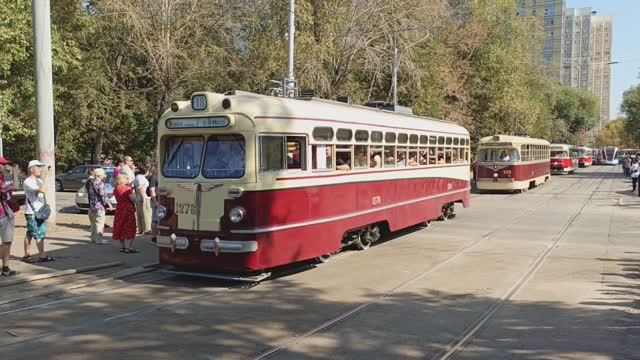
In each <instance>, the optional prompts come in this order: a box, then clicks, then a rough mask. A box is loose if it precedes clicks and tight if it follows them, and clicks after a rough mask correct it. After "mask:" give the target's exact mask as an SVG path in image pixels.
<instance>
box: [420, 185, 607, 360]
mask: <svg viewBox="0 0 640 360" xmlns="http://www.w3.org/2000/svg"><path fill="white" fill-rule="evenodd" d="M606 179H607V177H601V178H600V179H599V182H598V185H597V186H596V188H595V189H594V191H593V192H592V193H591V194H590V196H589V197H588V198H587V199H586V200H585V201H583V203H582V204H581V206H580V207H579V208H578V210H577V211H576V212H575V213H574V214H573V216H572V217H571V218H570V219H569V220H568V221H567V222H566V223H565V225H564V226H563V227H562V228H561V229H560V231H559V232H558V233H556V235H555V236H554V237H553V238H552V240H551V243H550V244H549V245H548V246H547V247H546V249H545V250H544V251H543V252H542V253H541V254H540V255H539V256H538V257H537V258H536V260H535V261H534V262H533V264H531V265H530V266H529V268H527V270H526V271H525V273H524V274H523V275H522V276H521V277H520V278H519V279H518V280H517V281H516V282H515V283H514V284H513V285H512V286H511V287H510V288H509V290H508V291H507V292H506V293H505V294H504V295H503V296H502V297H501V298H500V299H499V300H498V301H497V302H496V303H494V304H493V305H492V306H491V307H490V308H489V309H487V310H486V311H485V312H484V313H483V314H482V315H481V316H480V317H479V318H478V319H476V320H475V321H474V322H473V323H472V324H471V326H469V327H468V328H467V329H466V330H465V331H464V332H463V334H462V335H460V336H459V337H457V338H456V339H455V340H454V341H452V342H451V343H450V344H449V346H448V347H447V348H446V349H445V350H443V351H442V352H440V353H439V354H438V355H437V356H435V357H433V358H431V359H432V360H448V359H450V358H451V357H452V356H453V355H455V354H456V353H458V352H459V351H460V350H462V349H463V348H464V346H465V345H466V344H468V343H469V341H471V340H472V339H473V338H474V337H475V336H476V335H477V334H478V333H479V332H480V331H481V330H482V329H484V328H485V327H486V326H487V325H488V324H489V323H490V322H491V320H492V319H493V318H494V317H495V316H496V315H497V314H498V313H499V312H500V310H502V308H503V307H504V306H505V305H506V304H507V303H509V302H510V301H511V299H512V298H513V297H514V296H516V295H517V294H518V293H519V292H520V290H522V289H523V288H524V286H525V285H526V284H527V283H528V281H529V280H530V279H531V278H532V277H533V276H534V275H535V274H536V273H537V272H538V271H539V270H540V268H542V266H543V265H544V263H545V261H546V260H547V258H548V257H549V255H550V254H551V252H552V251H553V249H555V248H556V247H557V246H558V244H559V243H560V242H561V241H562V239H563V238H564V235H565V234H566V233H567V231H568V230H569V229H570V228H571V226H572V225H573V224H574V223H575V221H576V220H577V219H578V218H579V217H580V215H581V214H582V212H583V211H584V209H585V208H586V207H587V205H589V203H590V202H591V201H592V200H593V198H594V195H595V194H596V193H597V190H598V188H599V187H600V185H602V183H603V182H604V180H606Z"/></svg>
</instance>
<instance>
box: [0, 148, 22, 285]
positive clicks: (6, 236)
mask: <svg viewBox="0 0 640 360" xmlns="http://www.w3.org/2000/svg"><path fill="white" fill-rule="evenodd" d="M10 163H11V162H10V161H9V160H7V159H5V158H4V157H2V156H0V170H2V171H0V258H2V275H3V276H12V275H15V274H16V272H15V271H14V270H11V268H10V267H9V261H10V259H11V244H12V243H13V234H14V232H15V222H14V221H15V213H14V208H12V207H11V206H10V204H9V199H11V192H12V191H13V188H14V186H15V184H17V183H18V168H17V166H15V165H14V167H13V169H12V171H11V172H12V174H13V179H11V180H5V178H4V172H5V171H6V170H7V168H8V167H9V164H10Z"/></svg>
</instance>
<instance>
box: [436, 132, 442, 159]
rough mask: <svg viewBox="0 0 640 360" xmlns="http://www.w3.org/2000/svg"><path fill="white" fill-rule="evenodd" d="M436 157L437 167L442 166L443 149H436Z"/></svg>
mask: <svg viewBox="0 0 640 360" xmlns="http://www.w3.org/2000/svg"><path fill="white" fill-rule="evenodd" d="M443 139H444V138H443ZM436 156H437V160H436V164H438V165H440V164H444V148H443V147H438V153H437V155H436Z"/></svg>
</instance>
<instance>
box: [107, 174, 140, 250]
mask: <svg viewBox="0 0 640 360" xmlns="http://www.w3.org/2000/svg"><path fill="white" fill-rule="evenodd" d="M113 196H115V198H116V201H117V202H118V206H116V214H115V216H114V219H113V237H112V239H113V241H120V242H121V244H122V245H121V247H120V252H122V253H126V254H131V253H137V252H138V251H137V250H135V249H133V241H134V240H135V238H136V214H135V213H136V208H135V205H134V202H135V198H136V196H135V194H134V192H133V189H132V188H131V186H129V179H128V178H127V175H125V174H120V175H119V176H118V178H117V179H116V188H115V190H114V191H113Z"/></svg>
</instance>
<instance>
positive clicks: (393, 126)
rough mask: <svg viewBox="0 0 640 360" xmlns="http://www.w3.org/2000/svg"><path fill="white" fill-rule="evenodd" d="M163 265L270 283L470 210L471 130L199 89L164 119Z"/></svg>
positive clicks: (365, 110) (312, 102)
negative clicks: (273, 272)
mask: <svg viewBox="0 0 640 360" xmlns="http://www.w3.org/2000/svg"><path fill="white" fill-rule="evenodd" d="M158 134H159V141H158V144H159V150H158V151H159V165H160V169H161V171H160V174H159V181H160V187H159V191H160V194H161V204H162V206H161V207H160V208H159V211H158V213H159V217H160V218H161V220H160V224H159V231H160V236H159V237H158V240H157V244H158V246H159V247H160V263H161V264H163V265H167V266H172V267H174V269H175V271H178V272H182V273H194V274H196V273H197V274H202V273H207V274H210V276H215V277H232V278H248V277H250V276H253V278H252V279H255V278H256V276H257V277H259V278H263V277H264V276H267V274H268V270H269V269H271V268H274V267H277V266H281V265H285V264H289V263H293V262H298V261H303V260H308V259H318V260H320V261H322V260H325V259H326V258H327V256H330V255H331V254H334V253H336V252H338V251H340V249H341V248H343V247H344V246H346V245H350V244H353V245H355V246H356V247H358V248H360V249H366V248H367V247H368V246H369V245H370V244H371V243H373V242H375V241H376V240H378V239H379V238H380V235H381V233H383V232H384V231H396V230H399V229H402V228H405V227H408V226H411V225H414V224H418V223H422V222H430V221H431V220H433V219H437V218H443V219H446V218H449V217H451V216H452V215H453V209H454V204H455V203H462V204H463V206H464V207H467V206H468V204H469V189H470V187H469V163H470V162H469V158H470V153H469V144H470V141H469V133H468V132H467V130H466V129H464V128H463V127H461V126H458V125H455V124H453V123H451V122H447V121H441V120H436V119H430V118H424V117H418V116H412V115H406V114H401V113H397V112H392V111H386V110H379V109H375V108H369V107H365V106H354V105H349V104H345V103H340V102H335V101H328V100H320V99H315V98H314V99H296V98H284V97H272V96H263V95H257V94H253V93H246V92H239V91H238V92H234V93H232V94H227V95H223V94H217V93H196V94H194V95H193V96H192V98H191V101H179V102H176V103H174V104H172V106H171V110H169V111H167V112H166V113H165V114H164V115H163V116H162V118H161V119H160V121H159V124H158Z"/></svg>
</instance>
